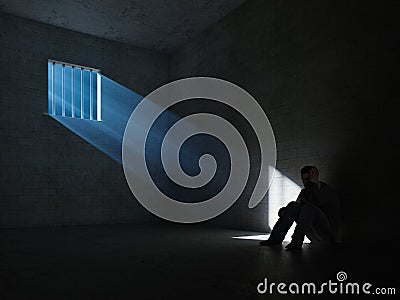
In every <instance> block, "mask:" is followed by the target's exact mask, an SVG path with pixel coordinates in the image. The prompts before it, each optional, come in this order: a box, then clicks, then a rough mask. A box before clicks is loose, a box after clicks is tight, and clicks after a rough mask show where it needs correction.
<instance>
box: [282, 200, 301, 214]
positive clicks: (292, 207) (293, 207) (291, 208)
mask: <svg viewBox="0 0 400 300" xmlns="http://www.w3.org/2000/svg"><path fill="white" fill-rule="evenodd" d="M299 210H300V204H299V203H297V202H296V201H291V202H289V203H288V204H287V205H286V206H285V207H282V208H281V209H280V210H279V211H278V216H279V217H282V216H283V215H284V214H286V213H290V214H292V213H297V212H298V211H299Z"/></svg>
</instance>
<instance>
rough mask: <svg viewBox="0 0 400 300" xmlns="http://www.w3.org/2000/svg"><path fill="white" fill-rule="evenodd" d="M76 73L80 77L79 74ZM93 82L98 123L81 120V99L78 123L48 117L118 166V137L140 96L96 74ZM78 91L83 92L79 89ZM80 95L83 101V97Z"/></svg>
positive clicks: (120, 144)
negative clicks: (94, 82) (95, 86)
mask: <svg viewBox="0 0 400 300" xmlns="http://www.w3.org/2000/svg"><path fill="white" fill-rule="evenodd" d="M80 71H81V72H82V73H83V71H82V70H80ZM96 80H97V92H96V100H97V101H96V102H97V103H96V106H97V113H96V119H97V120H101V122H99V121H96V120H87V119H83V113H84V112H83V110H84V108H83V101H82V99H80V101H81V103H80V107H81V112H80V116H81V118H82V119H79V118H72V117H63V116H57V115H51V114H50V116H51V117H52V118H54V119H55V120H57V121H58V122H59V123H61V124H62V125H64V126H65V127H66V128H68V129H69V130H71V131H72V132H74V133H75V134H77V135H78V136H80V137H81V138H83V139H84V140H86V141H87V142H89V143H90V144H92V145H93V146H94V147H96V148H97V149H99V150H100V151H102V152H103V153H105V154H106V155H108V156H109V157H111V158H112V159H114V160H115V161H117V162H119V163H121V162H122V153H121V151H122V137H123V134H124V130H125V126H126V123H127V122H128V119H129V117H130V115H131V113H132V111H133V110H134V109H135V107H136V105H137V104H138V103H139V102H140V101H141V100H142V99H143V96H141V95H139V94H137V93H135V92H133V91H131V90H129V89H127V88H126V87H124V86H122V85H120V84H118V83H117V82H115V81H113V80H111V79H110V78H107V77H106V76H104V75H102V74H99V73H97V74H96ZM67 88H70V87H67ZM80 88H81V89H82V90H83V89H84V87H83V85H82V86H81V87H80ZM74 89H75V87H74ZM81 95H82V97H83V94H81ZM52 96H54V94H53V95H52ZM52 109H53V111H54V110H55V105H53V107H52Z"/></svg>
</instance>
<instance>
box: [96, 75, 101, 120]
mask: <svg viewBox="0 0 400 300" xmlns="http://www.w3.org/2000/svg"><path fill="white" fill-rule="evenodd" d="M97 121H101V75H100V74H99V73H97Z"/></svg>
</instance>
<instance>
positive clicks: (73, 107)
mask: <svg viewBox="0 0 400 300" xmlns="http://www.w3.org/2000/svg"><path fill="white" fill-rule="evenodd" d="M74 70H75V68H74V66H72V69H71V93H72V94H71V116H72V117H73V118H75V84H74Z"/></svg>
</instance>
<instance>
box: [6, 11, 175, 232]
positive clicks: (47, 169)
mask: <svg viewBox="0 0 400 300" xmlns="http://www.w3.org/2000/svg"><path fill="white" fill-rule="evenodd" d="M0 49H1V52H0V68H1V71H0V90H1V94H0V141H1V143H0V153H1V160H0V169H1V172H0V174H1V178H0V227H23V226H41V225H72V224H96V223H121V222H145V221H152V220H154V219H155V217H153V215H151V214H150V213H148V212H147V211H146V210H145V209H144V208H143V207H142V206H141V205H140V204H139V203H138V202H137V201H136V200H135V199H134V198H133V196H132V193H131V191H130V190H129V188H128V186H127V184H126V181H125V177H124V174H123V170H122V166H121V165H120V164H118V163H116V162H115V161H114V160H112V159H110V158H109V157H107V156H106V155H105V154H103V153H102V152H100V151H99V150H97V149H96V148H94V147H93V146H91V145H90V144H89V143H87V142H86V141H84V140H83V139H81V138H80V137H78V136H77V135H75V134H73V133H72V132H71V131H69V130H68V129H67V128H65V127H64V126H62V125H61V124H59V123H58V122H56V121H55V120H54V119H53V118H51V117H49V116H47V115H45V114H44V113H45V112H47V60H48V59H49V58H50V59H55V60H60V61H65V62H70V63H75V64H79V65H83V66H89V67H94V68H98V69H100V70H101V71H102V73H103V74H104V75H105V76H107V77H109V78H111V79H113V80H115V81H116V82H118V83H120V84H121V85H123V86H125V87H127V88H129V89H131V90H132V91H135V92H136V93H138V94H140V95H146V94H147V93H149V92H150V91H152V90H153V89H155V88H156V87H158V86H160V85H162V84H164V83H165V82H166V81H167V80H168V58H167V56H165V55H162V54H159V53H155V52H152V51H147V50H143V49H140V48H136V47H133V46H128V45H125V44H122V43H117V42H111V41H108V40H104V39H100V38H96V37H92V36H88V35H84V34H80V33H76V32H72V31H68V30H64V29H60V28H56V27H53V26H50V25H45V24H41V23H37V22H34V21H29V20H26V19H22V18H18V17H14V16H11V15H7V14H1V15H0Z"/></svg>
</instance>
